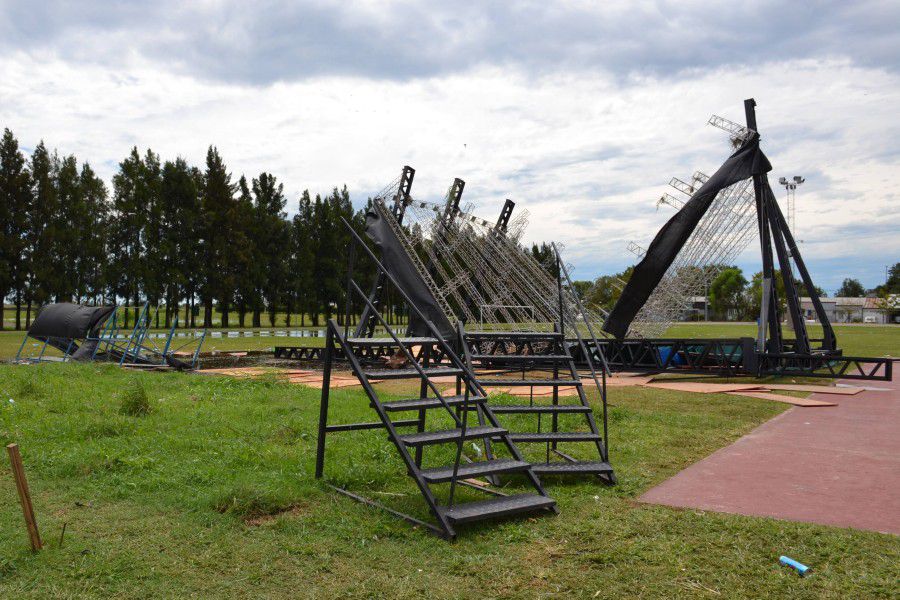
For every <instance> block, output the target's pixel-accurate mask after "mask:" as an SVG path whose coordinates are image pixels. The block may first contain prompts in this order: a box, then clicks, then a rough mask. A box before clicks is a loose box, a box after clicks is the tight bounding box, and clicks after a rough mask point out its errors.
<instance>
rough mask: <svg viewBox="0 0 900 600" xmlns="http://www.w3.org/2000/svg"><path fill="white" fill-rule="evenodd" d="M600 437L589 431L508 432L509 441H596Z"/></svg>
mask: <svg viewBox="0 0 900 600" xmlns="http://www.w3.org/2000/svg"><path fill="white" fill-rule="evenodd" d="M601 439H603V438H602V437H600V436H599V435H598V434H596V433H591V432H590V431H557V432H553V431H546V432H541V433H510V434H509V440H510V441H511V442H521V443H526V444H527V443H532V442H598V441H600V440H601Z"/></svg>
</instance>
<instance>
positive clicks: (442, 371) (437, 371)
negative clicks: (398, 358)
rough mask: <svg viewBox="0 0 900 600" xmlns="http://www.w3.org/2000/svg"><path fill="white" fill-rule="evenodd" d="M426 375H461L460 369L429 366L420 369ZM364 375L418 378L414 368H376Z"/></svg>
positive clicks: (371, 376) (375, 377) (388, 377)
mask: <svg viewBox="0 0 900 600" xmlns="http://www.w3.org/2000/svg"><path fill="white" fill-rule="evenodd" d="M422 371H424V372H425V375H427V376H428V377H444V376H448V375H462V373H463V370H462V369H450V368H446V367H431V368H428V369H422ZM365 373H366V377H368V378H369V379H413V378H419V377H421V375H419V372H418V371H417V370H416V369H378V370H375V371H366V372H365Z"/></svg>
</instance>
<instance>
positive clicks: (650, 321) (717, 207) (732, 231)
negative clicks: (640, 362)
mask: <svg viewBox="0 0 900 600" xmlns="http://www.w3.org/2000/svg"><path fill="white" fill-rule="evenodd" d="M709 124H710V125H713V126H715V127H718V128H719V129H722V130H724V131H726V132H728V133H729V135H730V137H731V141H732V145H739V144H740V143H741V142H742V141H743V140H744V139H745V138H746V136H748V135H749V134H750V130H748V129H747V128H746V127H743V126H742V125H738V124H737V123H734V122H732V121H729V120H728V119H725V118H722V117H718V116H715V115H713V116H712V117H710V120H709ZM707 179H709V177H708V176H707V175H705V174H703V173H701V172H700V171H697V172H695V173H694V175H693V177H692V178H691V182H690V183H688V182H685V181H682V180H680V179H678V178H677V177H673V178H672V179H671V180H670V181H669V185H670V186H671V187H672V188H673V189H675V190H677V191H678V192H679V196H680V197H678V196H673V195H671V194H668V193H666V194H663V196H662V197H661V198H660V199H659V200H658V201H657V206H659V205H660V204H665V205H667V206H671V207H672V208H675V209H676V210H679V209H681V207H682V206H684V203H685V202H687V200H689V199H690V198H691V196H692V195H693V194H694V192H695V191H696V190H697V189H698V188H699V187H700V186H701V185H703V184H704V183H706V181H707ZM751 184H752V181H751V180H750V179H746V180H743V181H739V182H737V183H735V184H734V185H731V186H729V187H727V188H725V189H723V190H722V191H721V192H719V194H718V195H717V196H716V198H715V200H713V202H712V204H711V205H710V208H709V210H707V212H706V214H705V215H704V216H703V218H702V219H701V220H700V223H699V224H698V225H697V228H696V229H695V230H694V232H693V233H692V234H691V237H690V238H688V241H687V243H685V245H684V247H683V248H682V249H681V252H679V254H678V256H677V257H676V258H675V261H674V262H673V263H672V265H671V266H670V267H669V269H668V271H666V274H665V276H664V277H663V279H662V281H661V282H660V283H659V285H658V286H657V287H656V289H655V290H654V291H653V293H652V294H651V296H650V298H649V299H648V300H647V302H646V303H645V304H644V306H643V307H642V308H641V310H640V311H639V312H638V314H637V317H635V319H634V321H633V323H632V326H631V329H630V331H629V335H630V336H633V337H662V336H663V335H664V334H665V332H666V330H667V329H668V328H669V326H670V325H671V324H672V323H673V322H675V321H677V320H679V318H680V317H681V315H682V314H683V313H684V312H685V310H686V309H688V308H689V307H690V306H691V298H692V297H694V296H703V297H706V296H707V291H708V286H709V284H710V283H711V282H712V280H713V279H714V278H715V277H716V275H718V274H719V272H720V271H721V270H722V269H723V268H725V267H728V266H729V265H731V264H732V263H733V261H734V260H735V259H736V258H737V257H738V255H740V253H741V252H743V251H744V250H745V249H746V248H747V246H748V245H749V244H750V243H751V242H752V241H753V240H754V239H755V236H757V235H758V232H757V217H756V206H755V200H754V196H753V190H752V187H751ZM628 249H629V251H631V252H633V253H634V254H636V255H637V256H638V257H639V258H641V257H643V255H644V249H643V248H641V247H640V246H639V245H637V244H635V243H634V242H632V243H630V244H629V245H628Z"/></svg>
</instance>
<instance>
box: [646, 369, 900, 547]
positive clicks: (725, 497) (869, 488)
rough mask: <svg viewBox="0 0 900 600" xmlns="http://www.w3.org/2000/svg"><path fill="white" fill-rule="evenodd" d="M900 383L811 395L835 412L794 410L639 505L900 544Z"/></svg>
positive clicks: (673, 480)
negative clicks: (846, 530)
mask: <svg viewBox="0 0 900 600" xmlns="http://www.w3.org/2000/svg"><path fill="white" fill-rule="evenodd" d="M898 379H900V377H898V376H897V375H895V377H894V381H892V382H883V381H879V382H866V383H858V385H861V386H866V387H878V388H890V389H891V391H865V392H862V393H861V394H857V395H855V396H836V395H826V394H812V395H811V396H810V397H812V398H816V399H821V400H829V401H831V402H837V404H838V406H833V407H816V408H800V407H794V408H791V409H790V410H788V411H787V412H784V413H782V414H780V415H778V416H777V417H775V418H774V419H772V420H771V421H769V422H767V423H765V424H763V425H761V426H759V427H757V428H756V429H754V430H753V431H752V432H750V433H749V434H747V435H745V436H744V437H742V438H741V439H739V440H738V441H736V442H735V443H733V444H732V445H730V446H728V447H726V448H722V449H721V450H719V451H717V452H715V453H713V454H711V455H710V456H708V457H707V458H705V459H703V460H701V461H700V462H698V463H695V464H693V465H691V466H690V467H688V468H687V469H685V470H683V471H681V472H680V473H678V474H677V475H675V476H674V477H672V478H671V479H669V480H667V481H664V482H663V483H662V484H660V485H658V486H656V487H655V488H653V489H651V490H649V491H648V492H647V493H645V494H644V495H643V496H641V498H640V500H641V501H643V502H651V503H655V504H666V505H669V506H679V507H686V508H699V509H704V510H712V511H718V512H728V513H738V514H743V515H756V516H765V517H775V518H778V519H789V520H794V521H807V522H812V523H821V524H824V525H835V526H839V527H854V528H857V529H868V530H872V531H880V532H884V533H893V534H897V535H900V381H898ZM849 383H854V382H849ZM735 401H739V400H735Z"/></svg>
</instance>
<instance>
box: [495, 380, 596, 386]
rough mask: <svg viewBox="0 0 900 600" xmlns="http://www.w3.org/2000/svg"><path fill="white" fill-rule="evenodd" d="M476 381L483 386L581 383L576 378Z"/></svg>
mask: <svg viewBox="0 0 900 600" xmlns="http://www.w3.org/2000/svg"><path fill="white" fill-rule="evenodd" d="M478 382H479V383H480V384H481V385H482V386H483V387H490V386H496V387H504V386H529V387H530V386H537V387H541V386H552V387H557V386H566V385H581V380H578V379H479V380H478Z"/></svg>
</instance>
